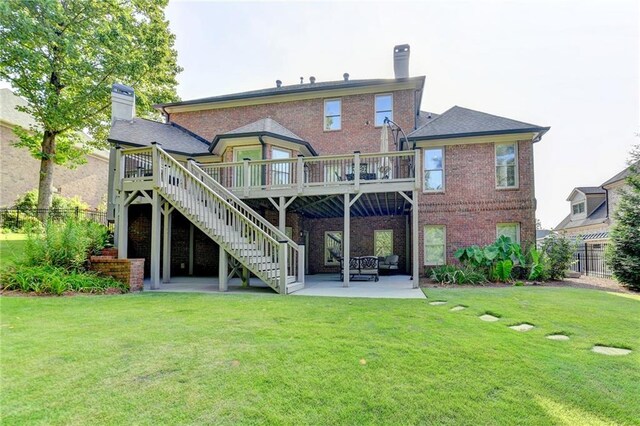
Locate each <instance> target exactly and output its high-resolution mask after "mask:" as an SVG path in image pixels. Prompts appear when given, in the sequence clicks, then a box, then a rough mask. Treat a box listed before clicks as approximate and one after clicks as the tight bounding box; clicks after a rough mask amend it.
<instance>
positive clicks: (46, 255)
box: [25, 219, 108, 271]
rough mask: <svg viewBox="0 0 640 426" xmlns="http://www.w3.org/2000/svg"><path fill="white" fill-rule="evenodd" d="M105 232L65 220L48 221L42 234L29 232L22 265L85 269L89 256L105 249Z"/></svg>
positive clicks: (90, 223)
mask: <svg viewBox="0 0 640 426" xmlns="http://www.w3.org/2000/svg"><path fill="white" fill-rule="evenodd" d="M107 236H108V231H107V228H106V227H104V226H103V225H100V224H97V223H93V222H88V221H80V220H73V219H68V220H67V221H65V222H62V223H58V222H52V221H48V222H47V223H46V225H45V227H44V232H43V233H41V234H40V233H30V234H29V235H28V239H27V242H26V245H25V257H26V261H25V263H26V264H27V265H31V266H37V265H46V266H53V267H59V268H64V269H67V270H69V271H81V270H84V268H85V265H86V262H87V260H88V256H89V254H91V253H94V252H96V251H97V250H100V249H102V248H103V247H104V245H105V244H106V242H107Z"/></svg>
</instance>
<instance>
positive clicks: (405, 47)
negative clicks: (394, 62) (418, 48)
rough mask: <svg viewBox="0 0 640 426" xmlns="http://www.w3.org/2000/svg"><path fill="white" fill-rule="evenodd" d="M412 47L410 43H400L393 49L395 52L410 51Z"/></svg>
mask: <svg viewBox="0 0 640 426" xmlns="http://www.w3.org/2000/svg"><path fill="white" fill-rule="evenodd" d="M410 49H411V47H410V46H409V45H408V44H398V45H396V46H395V47H394V48H393V51H394V52H395V53H400V52H409V50H410Z"/></svg>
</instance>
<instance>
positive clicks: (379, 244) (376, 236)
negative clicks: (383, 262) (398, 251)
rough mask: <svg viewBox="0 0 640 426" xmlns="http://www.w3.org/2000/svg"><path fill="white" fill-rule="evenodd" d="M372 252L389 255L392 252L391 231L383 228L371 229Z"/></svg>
mask: <svg viewBox="0 0 640 426" xmlns="http://www.w3.org/2000/svg"><path fill="white" fill-rule="evenodd" d="M373 247H374V248H373V253H374V255H375V256H378V257H380V256H384V257H386V256H389V255H392V254H393V231H392V230H391V229H385V230H381V231H378V230H376V231H373Z"/></svg>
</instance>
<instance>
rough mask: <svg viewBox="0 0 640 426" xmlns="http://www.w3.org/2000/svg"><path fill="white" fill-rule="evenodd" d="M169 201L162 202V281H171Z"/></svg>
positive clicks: (170, 209)
mask: <svg viewBox="0 0 640 426" xmlns="http://www.w3.org/2000/svg"><path fill="white" fill-rule="evenodd" d="M172 210H173V209H172V208H171V206H170V205H169V203H165V204H164V209H163V214H164V229H163V232H162V282H163V283H168V282H169V281H171V211H172Z"/></svg>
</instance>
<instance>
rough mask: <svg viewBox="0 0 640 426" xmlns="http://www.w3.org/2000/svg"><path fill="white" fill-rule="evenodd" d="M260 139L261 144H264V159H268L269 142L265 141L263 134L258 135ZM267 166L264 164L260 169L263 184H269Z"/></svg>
mask: <svg viewBox="0 0 640 426" xmlns="http://www.w3.org/2000/svg"><path fill="white" fill-rule="evenodd" d="M258 140H259V141H260V145H262V159H263V160H266V159H267V144H266V143H265V142H264V139H262V136H258ZM266 167H267V166H266V165H264V164H263V165H262V170H261V171H260V174H261V175H262V176H261V181H262V185H266V184H267V168H266Z"/></svg>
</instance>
